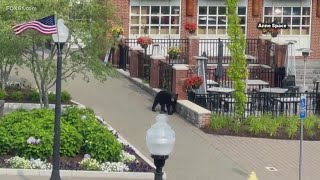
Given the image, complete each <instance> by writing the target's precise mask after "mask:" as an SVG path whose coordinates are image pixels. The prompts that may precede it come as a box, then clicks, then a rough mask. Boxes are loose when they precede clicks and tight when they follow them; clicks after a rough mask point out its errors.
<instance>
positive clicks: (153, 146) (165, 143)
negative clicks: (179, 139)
mask: <svg viewBox="0 0 320 180" xmlns="http://www.w3.org/2000/svg"><path fill="white" fill-rule="evenodd" d="M156 121H157V122H156V123H155V124H154V125H152V126H151V128H150V129H149V130H148V131H147V136H146V142H147V147H148V149H149V152H150V153H151V157H152V158H153V159H154V165H155V166H156V171H155V173H154V174H155V176H154V179H155V180H163V171H162V168H163V167H164V165H165V161H166V159H168V157H169V154H170V153H171V151H172V150H173V147H174V143H175V132H174V131H173V130H172V128H171V127H170V125H169V124H168V123H167V121H168V117H167V116H166V115H165V114H159V115H157V117H156Z"/></svg>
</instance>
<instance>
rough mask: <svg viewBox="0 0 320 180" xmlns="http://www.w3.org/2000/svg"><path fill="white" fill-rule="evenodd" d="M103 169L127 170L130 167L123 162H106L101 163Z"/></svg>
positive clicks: (106, 170)
mask: <svg viewBox="0 0 320 180" xmlns="http://www.w3.org/2000/svg"><path fill="white" fill-rule="evenodd" d="M101 170H102V171H105V172H125V171H129V167H128V166H127V165H126V164H124V163H122V162H105V163H102V164H101Z"/></svg>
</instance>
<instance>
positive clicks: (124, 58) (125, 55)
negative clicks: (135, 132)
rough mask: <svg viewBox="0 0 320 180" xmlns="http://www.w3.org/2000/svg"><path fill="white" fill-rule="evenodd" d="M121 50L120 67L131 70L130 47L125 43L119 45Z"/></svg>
mask: <svg viewBox="0 0 320 180" xmlns="http://www.w3.org/2000/svg"><path fill="white" fill-rule="evenodd" d="M119 50H120V60H119V68H121V69H123V70H124V71H126V70H129V65H130V55H129V47H128V46H125V45H119Z"/></svg>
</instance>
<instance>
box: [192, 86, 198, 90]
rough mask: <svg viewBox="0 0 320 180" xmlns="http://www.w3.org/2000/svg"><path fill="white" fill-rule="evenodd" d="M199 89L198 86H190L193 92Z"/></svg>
mask: <svg viewBox="0 0 320 180" xmlns="http://www.w3.org/2000/svg"><path fill="white" fill-rule="evenodd" d="M199 88H200V86H192V89H193V90H198V89H199Z"/></svg>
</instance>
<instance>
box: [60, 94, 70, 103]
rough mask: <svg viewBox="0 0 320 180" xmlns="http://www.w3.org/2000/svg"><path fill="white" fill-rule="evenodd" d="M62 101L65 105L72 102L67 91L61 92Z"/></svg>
mask: <svg viewBox="0 0 320 180" xmlns="http://www.w3.org/2000/svg"><path fill="white" fill-rule="evenodd" d="M61 101H62V102H63V103H68V102H70V101H71V94H70V93H68V92H67V91H62V92H61Z"/></svg>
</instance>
